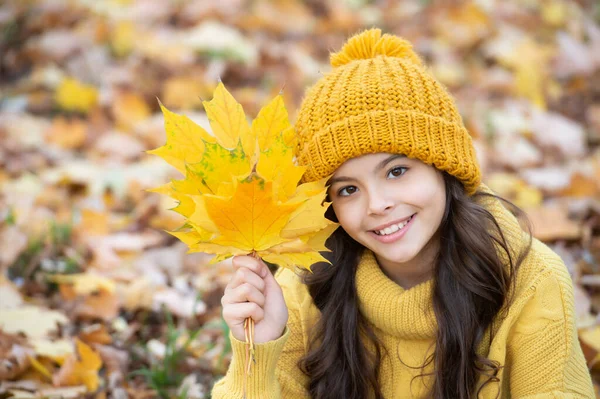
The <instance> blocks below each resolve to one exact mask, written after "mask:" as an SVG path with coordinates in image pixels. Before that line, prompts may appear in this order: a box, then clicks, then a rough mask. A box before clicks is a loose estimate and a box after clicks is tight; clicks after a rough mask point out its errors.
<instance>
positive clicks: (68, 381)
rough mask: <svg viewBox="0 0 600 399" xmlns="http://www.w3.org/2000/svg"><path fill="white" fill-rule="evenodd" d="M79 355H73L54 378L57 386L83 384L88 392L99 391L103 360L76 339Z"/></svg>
mask: <svg viewBox="0 0 600 399" xmlns="http://www.w3.org/2000/svg"><path fill="white" fill-rule="evenodd" d="M75 344H76V345H77V355H71V356H69V357H68V358H67V359H66V360H65V363H64V364H63V365H62V367H61V368H60V370H59V371H58V373H57V374H56V375H55V376H54V378H53V380H52V381H53V383H54V385H56V386H70V385H80V384H83V385H85V386H86V387H87V390H88V392H94V391H96V390H97V389H98V385H99V378H98V371H99V370H100V368H101V367H102V359H100V355H98V354H97V353H96V352H95V351H94V350H93V349H92V348H90V347H89V346H88V345H86V344H84V343H83V342H81V341H80V340H78V339H75Z"/></svg>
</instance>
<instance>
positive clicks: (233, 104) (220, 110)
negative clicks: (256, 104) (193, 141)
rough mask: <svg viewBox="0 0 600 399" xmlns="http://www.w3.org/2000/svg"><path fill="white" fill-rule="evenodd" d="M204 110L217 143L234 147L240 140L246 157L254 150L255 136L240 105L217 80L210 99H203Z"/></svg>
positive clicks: (250, 155)
mask: <svg viewBox="0 0 600 399" xmlns="http://www.w3.org/2000/svg"><path fill="white" fill-rule="evenodd" d="M202 104H203V105H204V110H205V111H206V115H207V116H208V121H209V122H210V126H211V127H212V129H213V133H214V135H215V137H216V138H217V141H218V143H219V144H220V145H221V146H223V147H224V148H229V149H232V148H236V147H237V146H238V144H239V143H240V142H241V143H242V147H243V148H244V151H245V152H246V154H247V155H248V157H250V158H252V157H253V156H254V153H255V151H256V137H255V136H253V135H252V133H251V131H250V126H248V122H247V121H246V115H245V114H244V110H243V109H242V105H241V104H240V103H238V102H237V101H235V99H234V98H233V96H232V95H231V94H230V93H229V92H228V91H227V89H225V86H224V85H223V83H222V82H219V84H218V85H217V88H216V89H215V94H214V96H213V99H212V100H211V101H203V102H202Z"/></svg>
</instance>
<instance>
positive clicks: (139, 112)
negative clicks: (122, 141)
mask: <svg viewBox="0 0 600 399" xmlns="http://www.w3.org/2000/svg"><path fill="white" fill-rule="evenodd" d="M111 111H112V114H113V117H114V118H115V122H116V125H117V128H119V129H122V130H124V131H130V130H132V129H133V128H134V127H135V125H136V124H137V123H139V122H141V121H143V120H145V119H147V118H148V117H149V116H150V107H149V106H148V104H146V101H145V100H144V98H142V97H141V96H140V95H138V94H136V93H134V92H130V91H126V92H119V93H118V94H117V96H116V97H115V99H114V100H113V102H112V104H111Z"/></svg>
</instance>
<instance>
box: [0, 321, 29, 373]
mask: <svg viewBox="0 0 600 399" xmlns="http://www.w3.org/2000/svg"><path fill="white" fill-rule="evenodd" d="M33 355H34V352H33V349H31V347H30V346H29V345H27V340H26V339H25V338H23V337H20V336H19V335H16V334H7V333H5V332H3V331H2V329H0V359H2V361H1V362H0V381H3V380H10V379H13V378H16V377H17V376H18V375H19V374H21V373H22V372H23V371H25V370H26V369H27V368H28V367H29V365H30V362H29V357H30V356H33Z"/></svg>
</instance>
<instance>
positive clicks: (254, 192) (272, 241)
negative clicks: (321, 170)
mask: <svg viewBox="0 0 600 399" xmlns="http://www.w3.org/2000/svg"><path fill="white" fill-rule="evenodd" d="M205 203H206V210H207V213H208V215H209V217H210V218H211V220H213V222H215V224H216V225H217V228H218V229H219V232H220V233H221V235H220V236H219V237H218V238H216V239H215V240H213V242H214V243H215V244H219V245H223V246H231V247H236V248H240V249H242V250H245V251H247V252H250V251H256V252H259V254H260V252H261V251H264V250H265V249H268V248H269V247H271V246H273V245H277V244H280V243H282V242H284V241H285V238H283V237H281V230H282V229H283V227H284V226H285V225H286V224H287V222H288V220H289V217H290V214H291V213H292V212H293V211H294V210H295V209H296V208H298V207H299V205H300V204H291V205H289V204H277V203H275V202H274V199H273V192H272V182H270V181H267V180H264V179H261V178H260V177H258V176H253V177H252V178H249V179H245V180H242V181H240V182H238V185H237V190H236V191H235V193H234V195H233V197H232V198H223V197H217V196H210V195H207V196H205Z"/></svg>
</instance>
